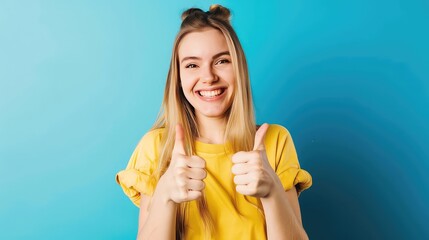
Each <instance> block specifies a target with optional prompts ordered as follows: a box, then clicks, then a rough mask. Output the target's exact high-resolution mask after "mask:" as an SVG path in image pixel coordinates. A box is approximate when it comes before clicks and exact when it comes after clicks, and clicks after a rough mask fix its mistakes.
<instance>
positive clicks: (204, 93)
mask: <svg viewBox="0 0 429 240" xmlns="http://www.w3.org/2000/svg"><path fill="white" fill-rule="evenodd" d="M224 92H225V89H224V88H220V89H214V90H201V91H197V93H198V94H199V95H200V96H201V97H205V98H214V97H217V96H219V95H221V94H222V93H224Z"/></svg>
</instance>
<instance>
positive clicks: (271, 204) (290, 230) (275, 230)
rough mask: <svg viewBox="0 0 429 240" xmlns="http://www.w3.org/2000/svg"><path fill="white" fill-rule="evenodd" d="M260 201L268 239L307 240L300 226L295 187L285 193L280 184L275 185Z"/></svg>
mask: <svg viewBox="0 0 429 240" xmlns="http://www.w3.org/2000/svg"><path fill="white" fill-rule="evenodd" d="M279 182H280V181H279ZM260 200H261V203H262V206H263V208H264V213H265V221H266V224H267V237H268V239H270V240H272V239H308V236H307V234H306V232H305V230H304V228H303V226H302V221H301V213H300V209H299V202H298V194H297V192H296V189H295V187H293V188H292V189H290V190H288V191H286V192H285V191H284V190H283V187H282V185H281V183H280V184H276V185H275V186H273V188H272V191H271V192H270V193H269V195H268V196H266V197H263V198H260Z"/></svg>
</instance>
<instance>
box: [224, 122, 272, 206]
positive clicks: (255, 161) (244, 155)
mask: <svg viewBox="0 0 429 240" xmlns="http://www.w3.org/2000/svg"><path fill="white" fill-rule="evenodd" d="M268 127H269V125H268V124H266V123H265V124H263V125H262V126H260V127H259V129H258V131H257V132H256V134H255V144H254V147H253V151H249V152H244V151H242V152H237V153H235V154H234V155H233V156H232V163H233V166H232V173H233V174H234V175H235V176H234V183H235V184H236V190H237V192H239V193H241V194H243V195H247V196H252V197H260V198H264V197H267V196H268V195H269V193H270V192H271V189H272V188H273V186H274V184H275V182H276V178H278V177H277V175H276V173H275V172H274V170H273V169H272V167H271V166H270V164H269V162H268V159H267V155H266V152H265V145H264V139H265V134H266V133H267V130H268Z"/></svg>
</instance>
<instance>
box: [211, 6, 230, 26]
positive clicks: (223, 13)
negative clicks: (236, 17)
mask: <svg viewBox="0 0 429 240" xmlns="http://www.w3.org/2000/svg"><path fill="white" fill-rule="evenodd" d="M209 14H211V15H212V16H214V17H215V18H218V19H221V20H224V21H226V22H229V21H230V18H231V11H229V9H228V8H226V7H224V6H222V5H220V4H213V5H211V6H210V9H209Z"/></svg>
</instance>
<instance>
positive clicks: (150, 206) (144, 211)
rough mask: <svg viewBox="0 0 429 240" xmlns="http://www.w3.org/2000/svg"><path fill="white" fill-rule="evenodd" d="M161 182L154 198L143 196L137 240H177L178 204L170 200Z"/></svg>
mask: <svg viewBox="0 0 429 240" xmlns="http://www.w3.org/2000/svg"><path fill="white" fill-rule="evenodd" d="M162 188H163V187H162V183H161V182H160V183H159V184H158V186H157V188H156V190H155V192H154V194H153V196H152V197H150V196H146V195H142V196H141V200H140V215H139V229H138V235H137V239H138V240H140V239H175V236H176V209H177V204H176V203H175V202H173V201H169V200H168V196H167V194H166V191H163V190H162Z"/></svg>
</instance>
